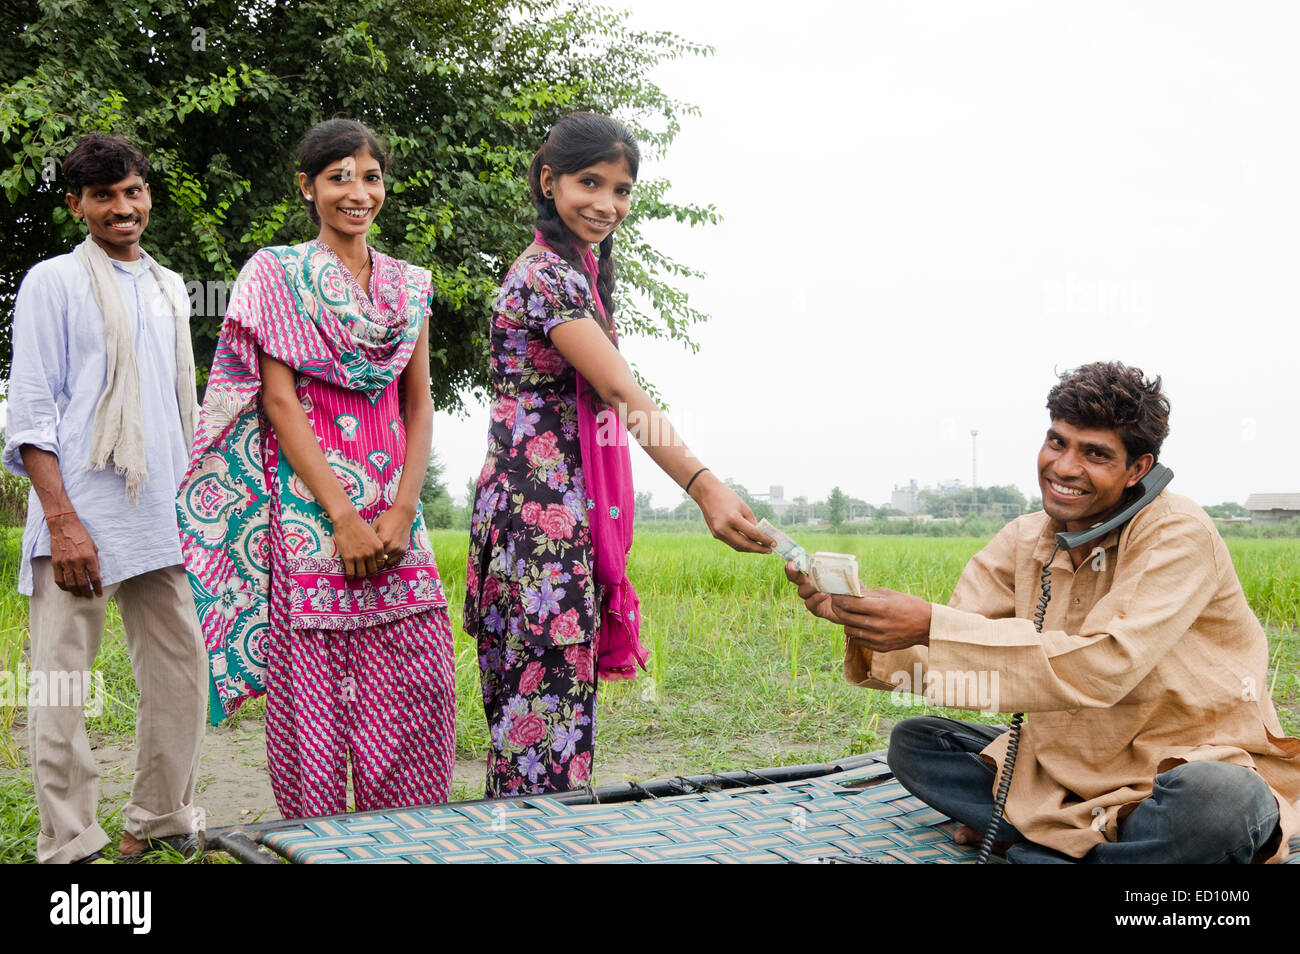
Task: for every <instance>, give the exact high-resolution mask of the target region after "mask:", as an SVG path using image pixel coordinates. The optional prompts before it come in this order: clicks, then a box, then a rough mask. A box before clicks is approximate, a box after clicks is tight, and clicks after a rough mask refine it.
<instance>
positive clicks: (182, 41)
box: [0, 0, 717, 409]
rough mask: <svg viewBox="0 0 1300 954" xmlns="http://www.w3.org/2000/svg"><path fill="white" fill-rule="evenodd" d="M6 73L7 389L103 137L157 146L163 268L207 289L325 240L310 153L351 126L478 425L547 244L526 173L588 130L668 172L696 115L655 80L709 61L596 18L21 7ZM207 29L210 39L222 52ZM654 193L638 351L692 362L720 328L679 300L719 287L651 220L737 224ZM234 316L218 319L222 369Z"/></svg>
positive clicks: (634, 328) (439, 372)
mask: <svg viewBox="0 0 1300 954" xmlns="http://www.w3.org/2000/svg"><path fill="white" fill-rule="evenodd" d="M5 9H6V19H7V20H8V21H9V22H7V23H5V24H4V25H5V26H6V27H7V30H6V33H7V34H8V35H9V36H11V37H13V36H16V37H17V40H16V41H14V40H11V41H10V42H9V43H8V44H6V46H5V48H4V50H3V51H0V78H2V79H3V83H4V85H3V92H0V188H2V189H3V190H4V194H5V199H6V201H7V202H8V203H9V205H10V210H9V214H8V215H6V217H5V218H6V221H7V222H8V223H12V224H11V226H10V228H8V229H7V230H6V233H5V243H4V245H3V246H2V247H0V374H4V373H7V366H8V361H9V350H10V349H9V347H8V345H7V335H8V329H9V324H10V320H11V317H12V301H13V296H14V294H15V292H16V289H17V286H18V282H19V280H20V279H21V277H22V275H23V274H24V273H25V272H26V271H27V269H29V268H30V267H31V266H32V265H33V264H35V262H37V261H38V260H40V259H42V258H47V257H49V256H51V255H54V254H58V253H60V252H63V251H67V250H68V249H69V248H70V247H71V246H72V245H73V244H74V243H75V242H76V241H77V240H78V239H79V237H80V234H81V230H80V226H79V224H78V223H77V222H76V221H75V220H74V219H72V218H71V217H70V216H69V215H68V214H67V212H66V209H64V207H63V197H62V193H63V191H64V190H63V188H62V183H61V182H60V181H59V180H58V179H57V177H55V178H53V179H52V180H51V181H46V178H45V172H46V170H47V169H51V168H53V166H54V165H55V164H54V163H50V162H48V161H47V160H50V159H53V160H61V159H62V157H63V156H64V155H66V153H67V151H68V150H69V149H70V148H71V146H72V145H73V144H74V143H75V142H76V140H77V139H78V138H79V137H80V136H81V135H83V134H84V133H86V132H89V131H92V130H104V131H112V132H115V133H119V134H121V135H124V136H126V137H128V138H130V139H131V140H133V141H134V142H135V143H136V144H137V145H139V146H140V147H141V148H142V149H143V150H144V152H145V153H146V155H148V156H149V157H150V160H151V162H152V163H153V165H154V170H153V174H152V175H151V177H150V185H151V188H152V192H153V201H154V209H153V213H152V217H151V219H150V224H149V228H148V231H147V232H146V234H145V241H144V244H145V246H146V247H147V248H148V249H149V250H150V251H151V252H152V253H154V254H155V255H156V256H157V257H158V258H159V260H161V261H162V262H163V263H164V264H165V265H168V266H169V267H171V268H174V269H176V270H178V271H180V272H181V273H182V274H183V275H184V276H185V278H186V279H187V280H199V281H225V280H229V279H232V278H234V276H235V274H236V272H237V270H238V268H239V266H240V265H241V264H242V263H243V262H244V261H245V260H246V259H247V258H248V257H249V256H250V255H251V254H252V252H254V251H255V250H256V249H257V248H259V247H261V246H263V245H267V244H284V243H293V242H300V241H303V240H304V239H306V238H309V237H311V236H312V235H314V234H315V232H316V229H315V227H314V226H313V225H312V224H311V222H310V220H309V219H308V217H307V214H306V211H305V209H304V208H303V207H302V205H301V204H300V203H299V202H297V201H296V200H295V199H292V196H293V194H294V182H295V166H294V155H293V153H294V149H295V146H296V143H297V141H298V139H299V137H301V135H302V134H303V132H305V131H306V130H307V128H308V127H309V126H311V125H312V124H313V123H315V122H317V121H319V120H321V119H324V118H327V117H330V116H333V115H335V114H343V115H348V116H353V117H355V118H357V119H360V120H361V121H363V122H365V123H367V124H368V125H370V126H371V127H372V128H373V129H375V130H376V132H378V133H379V134H380V135H381V137H382V138H384V139H386V141H387V143H388V146H389V148H390V151H391V155H392V159H393V165H392V168H391V169H390V172H389V175H388V177H387V179H386V181H387V184H388V198H387V201H386V202H385V206H384V210H383V212H382V213H381V214H380V218H379V223H378V225H377V226H376V229H375V231H374V232H373V233H372V235H371V241H372V242H373V244H375V245H376V246H377V247H379V248H380V249H382V250H383V251H386V252H389V253H391V254H393V255H397V256H398V257H401V258H404V259H407V260H409V261H412V262H414V263H417V264H419V265H423V266H425V267H427V268H429V269H430V270H431V272H432V273H433V286H434V300H433V309H434V318H433V321H432V322H431V324H430V329H431V335H430V342H429V344H430V351H431V354H432V358H433V392H434V399H435V401H436V402H437V404H438V406H439V407H440V408H444V409H455V408H457V407H459V406H460V397H459V394H458V392H460V391H461V389H464V388H468V389H471V390H478V391H480V392H481V391H482V389H483V388H485V387H486V385H487V384H488V378H487V363H486V360H485V357H486V351H487V330H488V322H489V320H490V317H491V305H492V300H493V298H494V296H495V292H496V289H497V286H498V284H499V283H500V279H501V276H502V275H503V274H504V272H505V270H506V268H507V267H508V265H509V264H510V262H511V261H512V260H513V259H514V257H515V256H516V255H517V254H518V253H519V252H520V251H521V250H522V249H523V248H524V247H525V246H526V245H527V244H528V242H529V239H530V236H531V229H532V209H531V206H530V205H529V203H528V201H527V195H526V187H525V184H524V182H523V172H524V170H525V168H526V167H527V164H528V161H529V159H530V158H531V156H532V154H533V152H534V150H535V149H536V147H537V145H538V143H540V141H541V139H542V136H543V134H544V133H545V131H546V129H547V128H549V126H550V125H551V124H552V123H553V122H554V121H555V120H556V119H558V118H559V117H560V116H562V115H563V114H565V113H567V112H570V111H573V110H577V109H591V110H596V111H600V112H606V113H612V114H614V115H617V116H618V117H619V118H621V119H623V120H624V121H626V122H627V123H628V124H629V126H630V127H631V128H632V129H633V131H634V132H635V133H636V134H637V136H638V138H639V140H640V142H641V144H642V151H643V154H644V155H646V156H650V157H654V156H659V155H662V153H663V152H664V150H665V149H667V147H668V146H669V144H670V143H671V142H672V140H673V138H674V136H675V135H676V134H677V131H678V129H679V127H680V123H681V120H682V118H683V117H684V116H686V115H688V114H691V113H693V112H694V108H693V107H691V106H689V105H688V104H685V103H683V102H680V101H679V100H676V99H674V98H672V97H670V96H668V95H667V94H666V93H664V92H663V91H662V90H660V89H659V87H658V86H656V85H655V84H654V83H653V82H652V81H651V80H650V79H649V78H648V77H649V76H650V74H651V72H652V71H653V69H654V67H655V66H656V65H657V64H659V63H661V62H663V61H665V60H670V59H674V58H677V57H681V56H690V55H707V54H708V53H710V52H711V50H710V49H709V48H708V47H703V46H700V45H698V44H693V43H690V42H688V41H686V40H683V39H681V38H680V37H677V36H675V35H672V34H668V33H646V32H642V31H637V30H633V29H631V28H630V27H628V25H627V17H626V14H622V13H616V12H613V11H610V10H608V9H606V8H603V7H600V6H597V5H595V4H593V3H591V2H589V0H575V2H574V3H571V4H568V5H566V6H565V7H559V6H557V5H555V4H552V3H550V2H548V0H475V2H473V3H466V2H464V0H400V2H399V0H356V2H354V3H351V4H348V5H347V6H343V7H340V6H339V5H338V4H336V3H331V2H326V0H290V2H282V3H269V2H266V0H255V2H253V3H242V2H232V0H184V2H183V0H142V2H139V3H130V4H121V3H110V2H103V0H100V2H81V3H71V2H59V3H42V4H37V3H34V2H26V3H23V2H18V3H13V4H8V5H7V6H6V8H5ZM198 31H202V32H201V33H200V32H198ZM668 186H669V184H668V183H667V182H666V181H664V180H653V179H650V180H643V181H642V182H640V183H639V184H638V186H637V190H636V195H635V201H634V203H633V209H632V213H631V215H630V216H629V217H628V220H627V222H626V223H625V224H624V225H623V227H622V228H621V229H620V231H619V243H620V244H619V261H620V267H621V275H622V281H621V283H620V301H619V306H620V312H619V315H620V323H621V326H622V328H623V329H624V331H625V332H629V331H630V332H633V333H638V334H643V335H649V336H654V337H665V338H671V339H676V340H678V341H681V342H682V343H683V344H685V345H686V346H687V347H690V348H693V347H694V345H693V343H692V342H691V340H690V329H691V326H692V325H694V324H695V323H696V322H698V321H701V320H702V319H703V316H702V315H701V314H700V313H699V312H698V311H696V310H695V309H693V308H692V307H691V306H690V304H689V302H688V301H687V298H686V295H685V294H684V293H683V292H681V291H680V290H679V289H678V288H677V287H675V286H674V285H673V284H672V283H673V282H677V281H678V280H680V279H682V278H685V277H688V276H691V275H694V274H696V273H695V272H694V271H693V270H692V269H691V268H689V267H688V266H686V265H683V264H681V263H679V262H676V261H673V260H672V259H670V258H668V257H667V256H665V255H664V254H663V253H661V252H659V251H657V250H656V249H654V248H653V247H652V246H650V244H649V243H648V242H647V241H646V240H645V238H644V236H643V234H642V231H641V229H642V226H643V225H644V224H645V223H646V222H650V221H654V220H662V219H672V220H675V221H678V222H682V223H685V224H687V225H699V224H705V223H710V222H715V221H717V214H716V213H715V211H714V209H713V208H712V207H711V206H698V205H690V204H680V203H676V202H673V201H672V200H670V199H669V198H668ZM219 326H220V319H219V316H214V315H205V316H196V318H195V320H194V324H193V327H194V336H195V357H196V361H197V364H198V366H199V367H200V368H202V367H205V366H206V365H208V364H209V363H210V361H211V356H212V352H213V349H214V346H215V343H216V336H217V332H218V330H219Z"/></svg>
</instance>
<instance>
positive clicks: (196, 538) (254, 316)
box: [176, 242, 446, 725]
mask: <svg viewBox="0 0 1300 954" xmlns="http://www.w3.org/2000/svg"><path fill="white" fill-rule="evenodd" d="M371 255H372V269H371V270H372V272H373V275H374V281H373V284H372V292H373V301H372V300H368V299H367V298H366V297H365V295H364V294H363V293H362V291H361V289H360V287H359V286H358V285H357V284H356V282H355V281H354V280H353V279H352V276H351V274H350V273H348V272H347V270H346V269H345V268H344V267H343V265H342V263H341V262H340V261H339V259H338V257H337V256H336V255H335V254H334V252H333V251H332V250H331V249H330V248H328V246H325V245H323V244H321V243H319V242H308V243H305V244H302V245H294V246H277V247H273V248H265V249H262V250H260V251H259V252H257V253H256V254H255V255H254V256H253V257H252V258H251V259H249V261H248V264H247V265H245V266H244V268H243V270H242V271H241V272H240V274H239V278H238V280H237V281H236V283H235V289H234V293H233V295H232V298H231V301H230V306H229V308H228V310H227V312H226V316H225V321H224V323H223V325H222V328H221V335H220V338H219V340H218V342H217V350H216V355H215V357H214V359H213V364H212V373H211V376H210V377H209V379H208V387H207V392H206V394H205V396H204V400H203V408H202V412H201V414H200V418H199V424H198V427H197V429H196V433H195V438H194V447H193V451H192V452H191V456H190V464H189V467H188V469H187V471H186V473H185V477H184V478H183V480H182V482H181V487H180V492H179V496H178V498H177V505H176V509H177V516H178V519H179V524H180V534H181V552H182V554H183V556H184V559H185V566H186V569H187V570H188V571H189V577H190V585H191V588H192V589H193V592H194V602H195V607H196V609H197V610H198V614H199V620H200V622H201V624H202V629H203V635H204V640H205V642H206V644H207V649H208V656H209V664H210V676H211V684H210V700H209V701H210V705H209V713H210V717H211V720H212V722H213V724H214V725H215V724H217V723H218V722H220V721H221V719H222V718H224V717H225V716H227V715H229V714H231V713H232V712H233V711H234V710H235V709H236V708H238V706H239V705H240V704H241V703H243V702H244V701H245V700H246V699H249V698H252V697H254V696H257V695H261V694H262V693H263V692H264V691H265V671H266V659H267V651H268V648H269V641H270V640H271V639H273V638H274V637H275V635H276V634H274V633H272V632H271V617H272V614H271V613H270V608H271V599H272V596H271V593H272V587H271V574H272V564H273V562H275V561H274V560H273V553H272V551H273V548H275V553H276V554H287V557H286V559H285V560H284V561H283V566H282V570H283V571H284V572H287V573H288V575H289V577H290V579H289V581H288V582H289V586H288V587H287V588H283V587H277V592H287V593H288V597H287V599H286V604H287V605H285V606H284V607H283V608H281V607H280V606H278V605H277V607H276V608H277V613H276V614H275V616H276V618H277V619H279V620H280V623H278V624H277V625H280V626H283V625H284V620H285V619H287V620H288V626H289V627H290V628H293V629H298V628H321V629H333V630H341V629H353V628H360V627H364V626H373V625H379V624H382V623H386V622H390V621H392V620H395V619H400V618H402V617H404V616H409V615H410V614H411V613H416V612H423V611H425V610H427V609H429V608H431V607H433V606H438V605H443V606H445V605H446V601H445V598H444V597H443V595H442V589H441V584H440V583H439V581H438V577H437V569H436V566H435V565H434V560H433V552H432V548H431V547H430V546H429V545H428V537H427V534H426V533H425V530H424V525H423V520H422V519H421V518H420V516H418V515H417V518H416V521H415V524H414V526H413V527H412V546H411V548H410V549H409V550H408V551H407V555H406V557H405V558H403V560H402V561H401V563H399V564H398V565H397V566H396V567H393V568H390V569H387V570H385V571H381V572H380V573H378V574H376V575H375V576H373V577H368V578H366V579H365V580H360V581H347V580H346V579H345V578H344V576H343V573H342V561H340V560H338V559H337V550H336V549H335V547H334V543H333V540H332V527H331V526H330V525H329V522H328V519H327V518H324V516H323V511H322V510H321V509H320V508H319V506H318V505H317V504H316V503H315V501H314V499H313V498H311V495H310V491H307V490H306V489H305V487H304V486H303V485H302V482H301V481H299V480H298V479H297V478H295V477H292V475H291V474H290V477H289V479H288V480H286V481H283V483H284V486H283V487H280V489H279V491H278V492H277V489H276V487H277V485H279V484H280V483H281V481H280V480H279V479H278V477H277V474H283V473H284V466H285V465H284V464H281V465H279V466H280V470H278V471H276V472H272V471H269V470H268V469H267V468H268V466H269V465H271V464H273V463H274V462H275V460H276V459H278V454H276V453H275V440H274V437H275V435H274V433H267V434H263V425H262V423H261V421H260V420H259V414H260V406H261V402H260V401H259V400H258V395H259V393H260V391H261V386H262V382H261V377H260V374H259V371H258V365H257V356H258V348H259V347H260V348H261V349H262V350H263V351H265V352H266V353H267V354H268V355H270V356H271V357H273V358H275V359H276V360H278V361H280V362H282V363H284V364H285V365H287V366H289V367H291V368H293V369H295V370H296V371H297V372H299V375H300V377H299V392H300V395H301V394H302V392H303V388H304V387H305V388H306V390H307V394H308V395H310V394H311V393H312V388H313V387H317V388H320V389H321V390H322V391H329V390H332V389H331V388H328V387H325V386H333V388H334V389H341V390H342V391H346V392H356V393H357V394H358V395H359V396H361V397H364V398H365V400H364V401H361V402H354V403H361V404H362V405H363V407H366V406H375V405H378V404H379V402H380V399H381V398H382V397H383V396H384V394H385V392H386V390H387V389H388V388H389V386H390V385H392V384H393V383H394V382H395V381H396V380H397V379H398V377H399V376H400V375H401V373H402V371H403V370H404V369H405V367H406V365H407V363H408V362H409V360H410V358H411V353H412V351H413V350H414V347H415V342H416V340H417V338H418V337H419V333H420V329H421V326H422V324H423V322H424V320H425V317H426V314H427V309H428V302H429V293H430V275H429V272H428V271H427V270H426V269H423V268H418V267H414V266H411V265H408V264H406V263H405V262H402V261H400V260H398V259H394V258H390V257H389V256H386V255H382V254H381V253H379V252H376V251H374V250H373V249H372V250H371ZM334 393H338V392H337V391H335V392H334ZM303 400H304V409H305V410H308V412H309V418H310V415H311V408H310V407H309V406H308V405H309V403H310V397H306V398H303ZM356 420H357V418H356V416H355V415H347V414H344V415H339V417H338V418H337V420H336V421H333V422H331V424H336V425H337V426H338V428H341V429H343V430H344V431H345V439H346V440H348V441H353V440H355V439H356V432H357V429H358V428H357V424H355V423H353V422H355V421H356ZM358 423H359V422H358ZM391 423H392V424H396V425H398V427H394V428H393V436H394V438H395V439H396V438H398V437H400V440H401V444H402V446H404V443H405V432H404V430H402V431H401V433H400V435H399V434H398V433H397V432H398V430H399V429H400V421H393V422H391ZM321 426H322V425H321V424H319V423H317V422H316V421H315V420H314V419H313V429H314V430H316V431H317V433H318V438H319V437H321V433H320V432H321ZM374 431H375V429H373V428H372V429H371V430H370V432H371V433H374ZM384 436H385V437H387V436H388V435H384ZM340 446H349V445H340ZM395 446H396V445H394V444H392V443H391V442H390V449H391V448H392V447H395ZM322 448H323V449H324V450H325V453H326V457H327V460H329V462H330V464H331V467H332V469H333V470H334V472H335V474H336V476H338V477H339V479H340V481H341V482H342V484H343V486H344V488H345V489H346V490H347V491H348V492H349V495H350V496H351V497H352V498H353V502H354V504H355V505H356V506H357V508H358V510H359V511H360V512H361V513H362V516H363V517H366V515H367V514H368V513H378V512H382V511H383V510H384V509H387V505H390V504H391V502H392V494H393V493H394V492H395V490H396V484H397V479H396V478H397V476H399V475H400V464H401V461H400V460H398V461H396V462H393V461H392V460H391V459H385V458H392V457H393V456H395V455H394V454H391V453H386V452H384V451H373V450H372V451H371V453H370V454H369V455H368V456H367V455H366V454H365V450H366V448H361V449H360V453H359V454H353V453H348V454H346V455H343V454H340V453H337V452H335V451H334V450H331V449H330V448H329V447H328V446H327V445H326V442H325V441H324V440H323V439H322ZM268 451H270V453H268ZM354 458H355V459H358V460H362V461H364V460H371V461H372V463H377V464H382V465H383V467H384V468H390V470H389V472H390V473H391V474H392V479H390V480H389V481H388V485H387V486H381V485H380V482H379V481H378V480H375V479H373V478H371V477H368V476H367V474H366V473H365V470H366V468H365V465H364V463H362V464H361V465H356V464H352V465H351V466H349V464H350V462H351V461H352V460H353V459H354ZM394 463H395V464H396V466H391V465H393V464H394ZM273 497H274V498H275V499H273ZM273 509H274V513H273ZM313 511H314V512H313ZM290 517H300V519H293V520H291V519H290ZM367 519H369V518H367ZM273 526H275V527H276V528H277V530H278V532H279V533H280V534H281V537H280V538H277V539H274V540H273V539H272V527H273ZM313 527H315V528H317V529H316V530H314V531H313V529H312V528H313Z"/></svg>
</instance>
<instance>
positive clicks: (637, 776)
mask: <svg viewBox="0 0 1300 954" xmlns="http://www.w3.org/2000/svg"><path fill="white" fill-rule="evenodd" d="M13 728H14V732H13V735H14V741H15V743H16V744H17V746H18V748H19V750H20V752H21V753H22V763H23V767H22V770H21V771H22V772H23V773H28V772H30V768H29V765H30V760H29V758H28V753H27V727H26V726H25V725H22V724H18V723H15V725H14V727H13ZM91 747H92V749H93V751H94V753H95V761H96V762H97V763H98V765H99V802H100V812H101V815H103V814H107V813H111V812H113V811H116V810H119V809H120V808H121V807H122V806H123V805H124V804H125V803H126V800H127V797H128V796H129V794H130V791H131V780H132V777H133V776H134V773H135V746H134V745H133V744H132V743H131V742H129V741H121V740H112V739H94V738H92V739H91ZM657 755H658V756H659V757H656V756H657ZM597 758H598V760H599V754H598V756H597ZM670 759H671V755H670V754H669V753H668V752H664V753H662V754H660V753H653V752H651V753H646V756H645V757H628V756H624V755H618V754H615V755H614V756H613V757H612V758H611V759H609V761H608V762H607V763H604V764H600V763H599V761H598V766H597V768H598V773H599V774H598V777H597V779H596V784H598V785H618V784H622V783H623V782H626V781H628V780H631V779H634V780H636V781H645V780H646V779H649V778H655V777H659V776H665V775H673V774H676V773H675V772H673V771H672V770H671V769H666V768H665V766H666V765H667V763H668V761H669V760H670ZM453 779H454V780H453V782H452V786H453V787H452V799H453V800H456V799H472V798H481V797H482V794H483V760H482V759H457V760H456V769H455V774H454V777H453ZM195 804H196V805H197V806H198V807H200V808H202V809H203V812H204V818H205V823H206V826H207V827H208V828H220V827H223V826H226V825H234V824H239V823H251V822H255V821H271V820H273V819H276V818H279V817H280V813H279V812H278V811H276V808H275V799H274V798H273V797H272V796H271V782H270V778H269V776H268V775H267V773H266V732H265V729H264V727H263V724H262V722H261V720H259V719H249V718H245V719H243V720H241V721H240V723H239V724H238V725H236V726H233V727H232V726H229V725H222V726H218V727H216V728H212V727H209V728H208V730H207V734H206V735H205V736H204V739H203V754H202V756H201V757H200V761H199V781H198V794H197V797H196V798H195Z"/></svg>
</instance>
